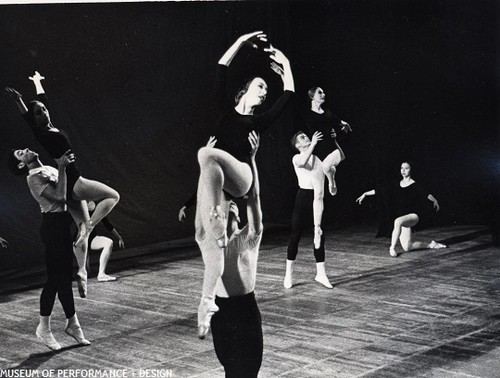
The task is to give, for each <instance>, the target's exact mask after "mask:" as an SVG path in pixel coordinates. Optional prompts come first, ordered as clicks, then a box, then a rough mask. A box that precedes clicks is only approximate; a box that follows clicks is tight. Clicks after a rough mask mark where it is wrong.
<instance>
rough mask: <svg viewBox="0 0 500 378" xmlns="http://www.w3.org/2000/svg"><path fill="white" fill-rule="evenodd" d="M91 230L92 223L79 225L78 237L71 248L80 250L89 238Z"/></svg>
mask: <svg viewBox="0 0 500 378" xmlns="http://www.w3.org/2000/svg"><path fill="white" fill-rule="evenodd" d="M92 230H93V225H92V221H88V222H86V223H80V227H78V236H77V238H76V241H75V242H74V243H73V246H74V247H75V248H80V247H81V246H82V244H83V242H84V241H85V239H87V238H88V237H89V235H90V233H91V232H92Z"/></svg>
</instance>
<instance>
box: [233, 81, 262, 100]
mask: <svg viewBox="0 0 500 378" xmlns="http://www.w3.org/2000/svg"><path fill="white" fill-rule="evenodd" d="M257 77H258V76H254V77H252V78H250V79H247V80H245V81H244V82H243V84H242V85H241V87H240V88H239V89H238V91H237V92H236V96H234V103H235V105H238V104H239V103H240V100H241V98H242V97H243V95H244V94H245V93H247V91H248V87H250V84H252V81H254V80H255V79H256V78H257Z"/></svg>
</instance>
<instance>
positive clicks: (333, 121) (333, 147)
mask: <svg viewBox="0 0 500 378" xmlns="http://www.w3.org/2000/svg"><path fill="white" fill-rule="evenodd" d="M307 94H308V96H309V98H310V99H311V108H310V111H308V112H307V114H306V116H305V119H304V123H305V125H306V129H307V131H308V133H309V136H311V135H312V134H313V133H314V132H316V131H320V132H321V133H322V134H323V135H324V136H327V135H330V137H331V138H332V139H333V143H329V142H327V140H325V141H324V142H323V143H320V144H319V145H318V147H317V148H316V149H315V150H314V154H315V155H316V156H317V157H318V158H319V159H320V160H322V168H323V172H324V173H325V175H326V177H327V178H328V190H329V192H330V194H331V195H332V196H334V195H335V194H337V185H336V183H335V174H336V172H337V167H338V165H339V164H340V162H341V161H343V160H344V159H345V154H344V151H342V149H341V148H340V147H339V145H338V143H337V139H336V137H337V134H336V131H335V128H334V127H335V126H339V127H340V128H341V130H342V131H343V132H345V133H348V132H352V129H351V126H350V125H349V124H348V123H347V122H345V121H342V120H341V119H339V118H338V117H337V116H335V114H333V113H332V112H331V110H329V109H323V107H322V106H323V104H324V102H325V97H326V94H325V92H324V91H323V89H321V88H320V87H313V88H311V89H309V91H308V92H307Z"/></svg>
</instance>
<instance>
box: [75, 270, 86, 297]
mask: <svg viewBox="0 0 500 378" xmlns="http://www.w3.org/2000/svg"><path fill="white" fill-rule="evenodd" d="M76 284H77V286H78V294H80V297H81V298H86V297H87V271H85V270H79V271H78V273H77V274H76Z"/></svg>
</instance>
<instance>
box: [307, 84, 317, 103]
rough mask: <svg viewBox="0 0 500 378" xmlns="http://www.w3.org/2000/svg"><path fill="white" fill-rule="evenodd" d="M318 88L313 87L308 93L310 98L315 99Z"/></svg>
mask: <svg viewBox="0 0 500 378" xmlns="http://www.w3.org/2000/svg"><path fill="white" fill-rule="evenodd" d="M318 88H319V87H318V86H316V87H312V88H311V89H309V90H308V91H307V94H308V95H309V98H310V99H311V100H312V99H313V98H314V94H315V93H316V91H317V90H318Z"/></svg>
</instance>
